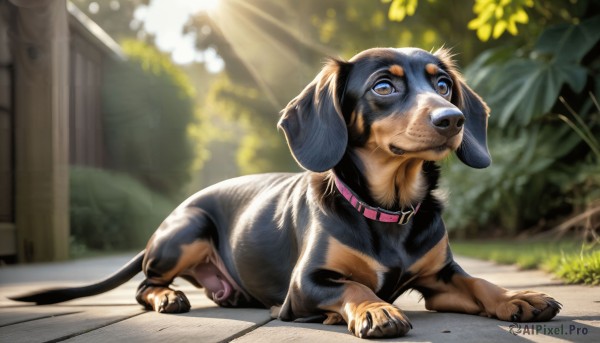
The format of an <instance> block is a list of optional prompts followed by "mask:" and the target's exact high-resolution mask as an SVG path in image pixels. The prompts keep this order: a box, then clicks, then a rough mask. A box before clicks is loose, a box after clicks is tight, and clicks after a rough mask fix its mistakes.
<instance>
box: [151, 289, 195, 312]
mask: <svg viewBox="0 0 600 343" xmlns="http://www.w3.org/2000/svg"><path fill="white" fill-rule="evenodd" d="M153 305H154V306H153V307H154V310H155V311H156V312H159V313H183V312H188V311H189V310H190V308H191V305H190V302H189V300H188V299H187V297H186V296H185V294H184V293H183V292H181V291H174V290H172V289H168V290H167V291H164V292H161V293H160V294H158V295H157V296H156V297H155V298H154V304H153Z"/></svg>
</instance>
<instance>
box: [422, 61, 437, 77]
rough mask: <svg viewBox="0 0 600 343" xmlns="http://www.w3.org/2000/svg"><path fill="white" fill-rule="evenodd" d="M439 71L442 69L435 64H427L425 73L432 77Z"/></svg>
mask: <svg viewBox="0 0 600 343" xmlns="http://www.w3.org/2000/svg"><path fill="white" fill-rule="evenodd" d="M439 70H440V68H439V67H438V66H436V65H435V64H433V63H427V65H426V66H425V71H427V73H428V74H430V75H435V74H437V73H438V71H439Z"/></svg>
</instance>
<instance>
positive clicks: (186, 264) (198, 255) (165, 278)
mask: <svg viewBox="0 0 600 343" xmlns="http://www.w3.org/2000/svg"><path fill="white" fill-rule="evenodd" d="M212 253H213V246H212V243H211V242H209V241H206V240H197V241H194V242H192V243H190V244H186V245H182V246H181V252H179V259H178V260H177V263H176V264H175V266H174V267H173V268H172V269H171V270H169V271H167V272H163V273H162V274H161V275H160V276H157V277H152V278H149V280H150V281H152V282H156V283H160V282H168V283H170V282H171V281H172V280H173V279H174V278H175V277H177V276H179V275H180V274H182V273H183V272H184V271H186V270H187V269H189V268H191V267H193V266H195V265H197V264H199V263H204V262H208V258H209V256H210V255H211V254H212Z"/></svg>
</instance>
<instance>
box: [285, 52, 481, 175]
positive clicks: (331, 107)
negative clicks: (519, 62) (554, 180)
mask: <svg viewBox="0 0 600 343" xmlns="http://www.w3.org/2000/svg"><path fill="white" fill-rule="evenodd" d="M488 112H489V109H488V107H487V106H486V104H485V103H484V102H483V101H482V100H481V98H480V97H479V96H478V95H477V94H475V93H474V92H473V91H472V90H471V89H470V88H469V87H468V86H467V85H466V84H465V82H464V81H463V80H462V78H461V76H460V74H459V73H458V72H457V71H456V69H455V67H454V63H453V62H452V60H451V58H450V56H449V53H448V52H447V51H446V50H438V51H437V52H436V53H434V54H430V53H428V52H426V51H424V50H420V49H414V48H405V49H389V48H385V49H382V48H377V49H370V50H366V51H363V52H361V53H359V54H358V55H356V56H354V57H353V58H352V59H351V60H350V61H348V62H345V61H339V60H330V61H329V62H328V63H327V64H326V65H325V67H324V68H323V70H322V71H321V72H320V73H319V75H317V77H316V78H315V79H314V80H313V81H312V82H311V83H310V84H309V85H308V86H307V87H306V88H305V89H304V90H303V91H302V93H300V95H298V96H297V97H296V98H294V99H293V100H292V101H291V102H290V103H289V104H288V105H287V107H286V108H285V109H284V110H283V111H282V113H283V115H282V117H281V120H280V121H279V125H278V126H279V127H280V128H281V129H283V131H284V133H285V136H286V139H287V142H288V145H289V147H290V150H291V151H292V154H293V155H294V158H295V159H296V161H297V162H298V163H299V164H300V165H301V166H302V167H303V168H305V169H308V170H312V171H316V172H321V171H325V170H328V169H331V168H333V167H334V166H335V165H336V164H337V163H338V162H340V160H341V159H342V157H343V155H344V153H345V151H346V149H347V148H348V147H350V148H352V147H367V148H370V149H371V150H375V149H379V150H382V151H383V152H385V153H387V154H389V155H390V156H398V157H403V158H418V159H422V160H428V161H437V160H440V159H443V158H444V157H446V156H447V155H448V154H449V153H450V152H451V151H456V153H457V155H458V157H459V159H460V160H461V161H462V162H463V163H465V164H466V165H468V166H471V167H473V168H485V167H487V166H489V165H490V163H491V158H490V154H489V151H488V148H487V139H486V130H487V119H488Z"/></svg>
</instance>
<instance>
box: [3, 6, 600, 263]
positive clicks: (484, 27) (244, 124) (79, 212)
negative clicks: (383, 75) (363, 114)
mask: <svg viewBox="0 0 600 343" xmlns="http://www.w3.org/2000/svg"><path fill="white" fill-rule="evenodd" d="M34 3H35V5H34ZM65 7H66V8H65ZM61 11H64V15H62V17H61V15H59V14H56V13H59V12H61ZM599 13H600V4H599V2H598V1H594V0H569V1H558V0H542V1H533V0H459V1H453V2H452V5H449V3H448V2H446V1H440V0H370V1H364V0H363V1H359V0H350V1H348V0H329V1H322V0H303V1H292V0H252V1H245V0H102V1H98V0H72V1H67V2H66V3H65V1H63V0H45V1H41V2H33V1H28V0H0V14H1V16H0V51H2V52H1V53H0V59H2V60H1V61H0V67H2V68H3V69H0V73H1V74H0V94H2V97H1V98H2V99H3V100H2V101H3V102H2V103H0V119H1V121H0V125H1V126H0V130H1V131H0V158H1V159H2V160H1V161H0V177H1V178H2V179H1V180H0V198H1V199H0V222H2V224H0V225H2V226H1V227H0V228H2V230H1V231H0V232H3V235H4V236H3V237H6V238H4V239H2V240H3V241H4V245H6V248H4V250H3V253H0V255H3V256H4V257H3V259H4V260H5V261H15V260H20V261H36V260H49V259H57V258H58V259H60V258H65V257H66V254H65V253H64V251H65V249H68V251H70V255H71V256H80V255H86V254H89V253H90V252H93V251H105V250H110V251H115V250H117V251H119V250H131V249H141V248H142V247H143V246H144V244H145V242H146V240H147V239H148V237H149V236H150V235H151V233H152V232H153V231H154V230H155V228H156V227H157V226H158V225H159V223H160V222H161V220H162V219H163V218H164V217H165V216H166V215H167V214H168V213H169V212H170V211H171V210H172V209H173V208H174V207H175V206H176V205H177V204H178V203H180V202H181V201H182V200H183V199H185V198H186V197H187V196H189V195H190V194H192V193H194V192H195V191H197V190H199V189H201V188H203V187H205V186H207V185H210V184H213V183H215V182H218V181H220V180H224V179H227V178H231V177H234V176H237V175H242V174H248V173H259V172H270V171H297V170H299V168H298V166H297V165H296V164H295V162H294V161H293V159H292V158H291V157H290V154H289V152H288V149H287V147H286V144H285V140H284V139H283V136H282V135H281V134H280V133H278V132H277V130H276V127H275V126H276V122H277V120H278V116H279V111H280V110H281V109H282V108H283V107H284V106H285V104H286V103H287V102H288V101H289V100H290V99H292V98H293V97H294V96H295V95H297V94H298V93H299V92H300V91H301V90H302V88H303V87H304V86H305V85H306V84H307V83H308V82H310V81H311V80H312V78H313V77H314V76H315V75H316V74H317V72H318V71H319V69H320V67H321V66H322V64H323V62H324V61H325V59H326V57H327V56H334V57H341V58H350V57H351V56H353V55H354V54H355V53H357V52H359V51H361V50H363V49H367V48H370V47H375V46H386V47H388V46H391V47H403V46H416V47H420V48H423V49H426V50H435V49H437V48H439V47H442V46H444V47H447V48H451V49H452V50H453V51H454V53H455V54H456V56H455V58H456V60H457V61H458V64H459V66H460V67H461V69H462V71H463V73H464V74H465V76H466V79H467V81H468V83H469V84H470V85H471V86H472V87H473V88H474V89H475V90H476V91H477V92H478V93H479V94H480V95H482V97H483V98H484V99H485V100H486V101H487V103H488V104H489V105H490V107H491V109H492V115H491V118H490V124H489V125H490V127H489V145H490V150H491V153H492V156H493V165H492V167H490V168H488V169H486V170H471V169H469V168H467V167H466V166H464V165H462V164H461V163H456V161H455V159H454V158H452V159H450V160H448V161H445V162H444V163H443V168H444V169H445V177H444V185H443V186H444V187H445V188H446V189H448V191H449V193H450V197H451V199H452V201H451V206H449V208H448V210H447V211H446V218H445V219H446V222H447V224H448V228H449V230H451V235H453V236H455V238H471V239H473V238H489V237H494V238H514V237H520V238H529V237H534V238H536V239H538V240H540V239H541V240H548V239H550V240H551V241H552V242H557V241H560V242H564V241H567V242H569V243H568V244H567V245H568V246H574V247H576V248H574V249H580V248H581V244H580V243H581V242H594V241H596V240H597V234H598V229H599V227H600V220H599V219H600V114H599V107H598V103H597V99H599V98H600V77H599V68H600V59H599V58H598V57H599V54H600V46H599V44H598V41H599V39H600V15H599ZM36 16H37V17H36ZM32 18H33V19H32ZM39 18H45V21H40V19H39ZM34 19H35V20H34ZM31 22H34V23H35V24H31ZM43 23H46V24H43ZM61 23H66V25H63V24H61ZM43 25H48V27H54V28H57V27H58V28H59V29H55V30H54V31H53V30H49V29H48V28H47V27H46V28H44V26H43ZM61 25H63V26H65V27H62V28H60V27H61ZM29 26H33V27H34V29H37V30H38V32H40V35H41V34H42V33H44V34H48V33H45V32H46V31H49V32H50V34H51V33H52V32H55V35H54V36H50V37H49V38H44V39H45V40H48V39H50V41H52V42H55V43H53V44H54V45H53V47H50V48H49V49H50V50H51V51H59V52H60V51H61V47H62V49H63V50H65V51H67V52H65V51H63V52H62V55H60V54H58V55H56V53H55V54H54V55H53V54H49V55H48V56H49V57H48V61H46V62H50V65H51V67H50V70H51V71H52V72H50V74H49V75H50V76H49V77H50V78H52V77H54V78H57V76H56V75H57V74H56V70H58V71H59V72H61V71H62V73H63V75H68V76H67V77H68V82H66V81H65V80H63V81H65V83H63V85H66V87H68V89H69V91H68V92H66V91H65V89H66V88H64V87H60V86H56V87H55V88H56V89H58V91H54V93H53V94H54V95H51V96H56V94H58V96H59V97H61V96H62V98H63V99H62V100H63V102H64V101H66V102H67V103H68V105H67V107H66V108H65V111H62V112H61V111H60V110H58V111H56V113H55V114H54V116H55V117H56V119H55V120H54V121H52V122H51V123H50V124H49V125H50V126H47V127H45V128H44V129H45V130H52V129H51V128H52V127H54V128H56V125H58V126H59V129H58V131H56V132H57V133H55V134H54V136H53V137H50V138H49V140H47V141H45V142H46V143H38V144H39V145H38V146H39V147H45V146H47V145H48V144H47V143H48V142H63V143H62V144H63V145H65V146H66V145H67V144H68V159H63V160H60V159H58V160H56V161H55V163H54V164H53V163H52V162H50V165H51V167H49V168H51V169H52V171H53V172H52V173H50V174H51V175H53V176H52V181H48V182H50V184H51V185H53V186H52V187H50V188H52V189H53V191H52V192H50V195H47V194H45V193H35V194H34V195H29V198H28V197H27V196H25V195H20V194H21V192H27V191H23V190H20V189H26V188H27V186H26V184H27V185H29V184H31V183H30V181H27V180H25V181H21V183H20V181H19V178H22V176H20V175H24V174H23V173H25V172H26V171H27V170H28V169H27V167H26V166H27V163H26V162H22V160H23V159H24V158H21V157H20V156H21V155H22V154H21V152H22V150H21V149H23V148H20V146H23V145H25V146H26V145H27V144H28V143H27V141H28V140H35V139H36V138H34V137H35V132H38V131H35V130H34V131H30V132H29V133H23V132H24V131H22V129H20V127H21V126H24V127H28V126H29V125H32V122H33V121H36V120H37V119H35V118H36V117H35V116H33V117H30V118H33V119H31V120H28V121H25V119H19V118H27V117H26V115H21V114H20V113H18V111H19V108H21V110H22V108H23V107H26V106H21V107H20V105H19V101H21V102H22V103H27V102H34V103H35V102H36V98H35V97H34V96H33V95H32V93H31V91H30V90H29V89H28V88H26V87H33V86H31V85H28V83H27V82H26V81H27V80H25V81H19V75H21V74H19V72H18V70H19V68H22V69H23V70H28V68H27V63H34V62H31V61H38V62H35V63H39V61H40V60H44V59H43V58H41V59H40V58H39V57H38V54H39V53H38V52H36V50H35V49H33V48H32V47H35V46H36V45H35V44H40V46H41V47H42V48H41V49H42V50H43V47H44V44H45V43H43V41H44V39H41V40H40V41H41V43H35V39H36V38H35V37H28V36H27V35H28V34H29V35H30V34H31V31H32V30H28V29H27V28H29ZM56 30H58V31H56ZM61 30H62V31H61ZM42 36H43V35H42ZM65 37H68V39H65ZM38 39H39V38H38ZM61 44H62V45H61ZM52 49H54V50H52ZM41 56H42V57H43V56H45V55H43V54H42V55H41ZM27 59H29V60H30V61H29V62H27V61H28V60H27ZM24 61H25V62H24ZM61 63H62V64H61ZM61 66H62V67H61ZM38 67H39V65H38ZM36 75H37V74H36ZM58 78H59V79H60V77H58ZM59 81H60V80H59ZM23 92H27V94H28V95H22V96H20V95H19V94H21V93H23ZM48 101H49V102H50V104H51V105H52V104H55V102H53V100H48ZM63 105H64V103H63ZM59 107H60V106H59ZM49 108H54V109H55V108H56V106H55V107H52V106H50V107H49ZM33 112H35V113H38V112H39V111H37V112H36V111H33ZM42 112H43V111H42ZM64 112H66V113H68V116H65V115H64ZM36 115H38V116H43V114H39V113H38V114H36ZM61 115H62V117H61ZM61 118H62V119H61ZM19 120H21V122H22V124H19ZM52 123H55V124H52ZM56 123H58V124H56ZM61 123H62V124H61ZM61 125H62V126H61ZM61 127H62V128H61ZM36 130H38V129H36ZM44 132H45V131H44ZM19 135H21V136H26V137H25V138H22V137H20V136H19ZM64 135H68V137H69V139H68V140H64V139H62V140H61V138H60V137H63V136H64ZM65 142H68V143H65ZM50 146H57V145H56V144H50ZM58 146H60V144H58ZM25 149H27V148H25ZM29 149H30V150H35V151H39V150H36V148H35V145H33V148H29ZM49 154H50V155H52V156H55V155H56V154H57V153H56V151H55V150H51V152H50V153H49ZM53 154H54V155H53ZM58 155H60V154H58ZM66 160H68V167H67V168H65V167H64V163H66V162H64V161H66ZM20 161H21V162H20ZM57 161H58V162H57ZM61 161H62V162H61ZM40 168H41V169H40ZM44 168H45V167H37V169H36V168H33V169H35V170H36V171H37V172H38V173H39V174H40V175H48V172H47V171H46V170H44ZM27 175H37V174H34V173H33V174H32V173H29V174H27ZM65 175H67V176H65ZM61 177H68V184H69V185H70V188H69V187H67V185H66V184H62V183H61V182H60V181H58V182H57V181H56V180H57V178H58V179H60V178H61ZM19 185H22V186H19ZM19 187H21V188H19ZM32 188H34V189H39V187H38V188H36V187H32ZM41 188H42V191H43V189H45V188H44V187H41ZM69 189H70V190H69ZM61 190H66V192H67V193H65V194H68V197H67V198H68V199H67V198H65V197H64V196H63V198H65V199H67V200H66V202H67V203H68V204H67V205H65V206H62V207H60V206H59V207H60V208H58V209H57V208H53V209H50V210H47V211H49V212H48V213H49V214H48V215H47V217H48V218H50V219H49V220H48V221H47V222H48V223H50V224H48V223H44V222H40V221H39V220H38V221H37V222H35V220H33V222H31V220H29V219H27V218H38V217H39V216H37V214H38V213H41V212H36V211H35V209H33V208H32V206H31V201H33V202H44V203H47V202H48V201H50V202H52V201H53V200H52V199H53V196H56V195H57V196H58V198H59V200H56V201H58V203H59V202H60V201H61V200H60V198H61V194H62V193H61ZM53 192H54V193H53ZM36 194H37V195H36ZM52 194H54V195H52ZM19 199H28V200H19ZM20 208H21V209H20ZM61 211H62V212H61ZM42 212H43V211H42ZM65 214H67V215H68V220H66V221H63V222H61V221H60V219H59V220H57V219H56V218H57V217H58V218H60V217H61V216H64V215H65ZM19 218H21V219H19ZM20 221H21V223H22V224H21V223H20ZM69 222H70V232H69V231H65V230H66V229H65V228H64V227H65V225H66V226H67V228H68V223H69ZM57 223H58V224H57ZM21 225H24V226H29V229H27V230H21V229H20V226H21ZM48 225H50V226H48ZM52 225H54V226H52ZM40 232H44V234H40ZM49 232H50V233H49ZM52 232H54V233H52ZM52 235H54V236H52ZM30 236H31V237H33V238H31V237H30ZM65 236H68V237H70V238H69V239H67V241H68V242H69V243H70V244H69V245H68V246H66V245H60V243H56V241H57V240H61V238H60V237H65ZM56 237H59V238H58V239H57V238H56ZM559 238H560V239H559ZM49 241H52V242H54V243H53V244H54V245H53V248H52V249H47V248H45V245H51V244H44V242H49ZM526 242H528V241H527V240H526ZM549 244H550V243H549ZM552 244H554V243H552ZM44 249H46V250H47V251H46V250H44ZM586 249H587V248H586ZM592 250H593V251H595V248H593V247H592ZM40 251H41V252H40ZM578 251H579V250H578ZM595 262H596V263H597V264H598V266H600V256H597V257H596V260H595ZM599 268H600V267H599Z"/></svg>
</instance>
